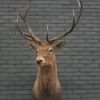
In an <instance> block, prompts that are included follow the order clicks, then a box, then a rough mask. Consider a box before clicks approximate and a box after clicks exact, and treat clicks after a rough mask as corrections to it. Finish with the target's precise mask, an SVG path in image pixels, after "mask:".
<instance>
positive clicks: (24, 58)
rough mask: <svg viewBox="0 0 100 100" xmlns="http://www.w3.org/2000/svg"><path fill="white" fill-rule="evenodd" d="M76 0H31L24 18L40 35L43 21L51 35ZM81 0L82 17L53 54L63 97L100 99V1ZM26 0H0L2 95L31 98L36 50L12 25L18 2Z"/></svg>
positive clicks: (10, 99) (4, 99)
mask: <svg viewBox="0 0 100 100" xmlns="http://www.w3.org/2000/svg"><path fill="white" fill-rule="evenodd" d="M76 1H77V0H32V3H31V9H30V12H29V16H28V20H29V22H30V24H31V26H32V29H33V32H34V33H36V34H37V35H38V36H40V37H41V38H43V39H44V37H45V35H44V34H43V26H44V24H48V25H49V34H50V35H55V33H63V32H65V31H66V27H67V28H68V27H70V25H71V22H72V9H73V8H75V7H76V5H77V2H76ZM82 1H83V12H82V17H81V19H80V22H79V24H78V25H77V27H76V28H75V29H74V31H73V32H72V33H70V34H69V35H68V36H67V37H66V45H65V48H64V49H62V50H58V51H57V54H56V55H57V60H58V65H59V66H58V71H59V78H60V81H61V85H62V100H100V66H99V64H100V1H99V0H82ZM26 6H27V0H0V100H32V96H31V94H32V92H31V90H32V85H33V83H34V80H35V78H36V64H34V60H35V54H34V52H33V51H32V50H31V49H30V48H28V46H27V45H26V41H25V40H24V39H23V37H22V36H21V35H20V34H19V33H18V32H17V30H16V25H15V23H16V16H17V15H18V9H17V8H18V7H19V8H21V9H22V11H25V8H26ZM75 11H77V14H78V9H76V10H75ZM77 14H76V15H77Z"/></svg>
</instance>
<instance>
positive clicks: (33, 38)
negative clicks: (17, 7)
mask: <svg viewBox="0 0 100 100" xmlns="http://www.w3.org/2000/svg"><path fill="white" fill-rule="evenodd" d="M30 3H31V0H30V1H29V3H28V6H27V9H26V11H25V14H22V13H21V11H19V16H20V18H21V20H22V21H23V22H24V23H25V25H26V26H27V28H28V32H22V31H21V30H20V28H19V24H18V17H17V29H18V31H19V32H20V33H21V34H22V35H23V36H24V38H25V39H27V40H29V41H35V42H37V43H39V44H40V43H41V42H40V39H39V38H38V37H37V36H36V35H34V34H32V33H33V32H32V29H31V27H30V24H29V23H28V22H27V19H26V17H27V14H28V11H29V6H30Z"/></svg>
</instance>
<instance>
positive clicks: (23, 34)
mask: <svg viewBox="0 0 100 100" xmlns="http://www.w3.org/2000/svg"><path fill="white" fill-rule="evenodd" d="M18 21H19V18H18V16H17V20H16V24H17V25H16V26H17V30H18V32H19V33H21V34H22V36H23V37H24V38H25V39H27V40H29V41H33V40H32V39H31V38H28V37H25V35H26V34H25V33H24V32H22V31H21V29H20V28H19V23H18Z"/></svg>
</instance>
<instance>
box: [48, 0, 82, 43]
mask: <svg viewBox="0 0 100 100" xmlns="http://www.w3.org/2000/svg"><path fill="white" fill-rule="evenodd" d="M77 2H78V6H79V8H80V12H79V15H78V17H77V19H76V18H75V12H74V9H73V22H72V26H71V28H70V29H69V30H68V31H67V32H66V33H64V34H61V35H58V36H56V37H54V38H52V39H49V42H50V43H53V42H54V41H57V40H59V39H62V38H63V37H65V36H66V35H68V34H69V33H70V32H72V31H73V29H74V28H75V26H76V25H77V24H78V22H79V20H80V17H81V13H82V1H81V0H77Z"/></svg>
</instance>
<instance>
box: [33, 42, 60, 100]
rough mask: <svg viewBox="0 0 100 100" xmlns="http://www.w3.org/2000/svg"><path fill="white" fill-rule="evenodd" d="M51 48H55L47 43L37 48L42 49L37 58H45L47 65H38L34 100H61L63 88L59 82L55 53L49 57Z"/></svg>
mask: <svg viewBox="0 0 100 100" xmlns="http://www.w3.org/2000/svg"><path fill="white" fill-rule="evenodd" d="M50 47H51V48H53V47H52V46H51V45H48V44H47V43H43V44H42V45H41V46H38V47H37V48H38V49H40V52H39V53H38V54H37V56H40V55H41V56H43V57H44V58H45V60H46V64H45V65H44V66H41V65H38V68H37V78H36V81H35V83H34V86H33V90H32V93H33V100H60V94H61V86H60V82H59V80H58V74H57V65H56V57H55V53H54V51H53V53H52V54H51V55H48V48H50ZM44 52H45V53H44Z"/></svg>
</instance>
